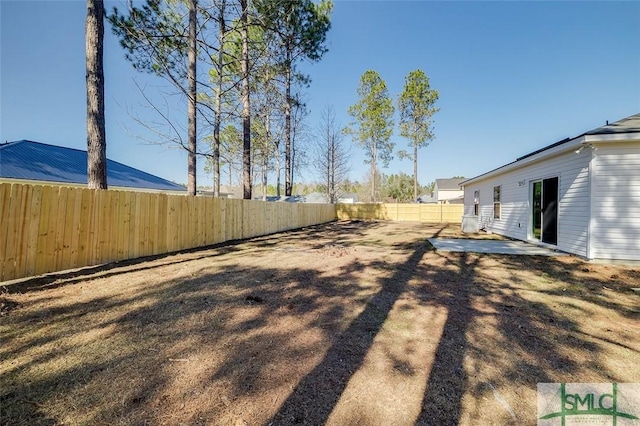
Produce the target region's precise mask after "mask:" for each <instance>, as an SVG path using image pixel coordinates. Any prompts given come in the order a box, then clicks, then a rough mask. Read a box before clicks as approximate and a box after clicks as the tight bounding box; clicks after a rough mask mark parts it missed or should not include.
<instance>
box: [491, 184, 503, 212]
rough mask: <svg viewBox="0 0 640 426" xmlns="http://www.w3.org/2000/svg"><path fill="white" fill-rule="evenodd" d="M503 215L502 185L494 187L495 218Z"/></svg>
mask: <svg viewBox="0 0 640 426" xmlns="http://www.w3.org/2000/svg"><path fill="white" fill-rule="evenodd" d="M501 215H502V185H497V186H494V187H493V218H494V219H500V216H501Z"/></svg>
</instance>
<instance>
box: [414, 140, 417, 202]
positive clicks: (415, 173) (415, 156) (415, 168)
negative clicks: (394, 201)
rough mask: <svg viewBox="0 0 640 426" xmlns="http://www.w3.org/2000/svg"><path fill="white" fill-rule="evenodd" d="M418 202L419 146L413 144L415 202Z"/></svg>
mask: <svg viewBox="0 0 640 426" xmlns="http://www.w3.org/2000/svg"><path fill="white" fill-rule="evenodd" d="M417 201H418V144H415V143H414V144H413V202H414V203H415V202H417Z"/></svg>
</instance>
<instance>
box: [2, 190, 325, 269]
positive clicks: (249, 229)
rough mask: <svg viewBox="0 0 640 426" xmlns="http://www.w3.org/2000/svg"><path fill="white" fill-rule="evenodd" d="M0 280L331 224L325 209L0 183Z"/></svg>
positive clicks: (286, 204)
mask: <svg viewBox="0 0 640 426" xmlns="http://www.w3.org/2000/svg"><path fill="white" fill-rule="evenodd" d="M0 218H2V222H0V281H7V280H12V279H15V278H22V277H27V276H32V275H38V274H43V273H47V272H54V271H62V270H65V269H72V268H78V267H83V266H89V265H99V264H103V263H108V262H113V261H117V260H125V259H133V258H136V257H142V256H149V255H154V254H162V253H170V252H173V251H178V250H184V249H189V248H195V247H202V246H206V245H210V244H215V243H221V242H224V241H230V240H238V239H243V238H250V237H256V236H260V235H267V234H271V233H275V232H279V231H285V230H289V229H296V228H302V227H305V226H309V225H314V224H319V223H324V222H330V221H332V220H335V218H336V211H335V206H333V205H330V204H298V203H266V202H263V201H250V200H232V199H220V198H212V197H188V196H184V195H168V194H159V193H148V192H133V191H112V190H108V191H98V190H90V189H85V188H69V187H62V186H48V185H44V186H43V185H29V184H9V183H0Z"/></svg>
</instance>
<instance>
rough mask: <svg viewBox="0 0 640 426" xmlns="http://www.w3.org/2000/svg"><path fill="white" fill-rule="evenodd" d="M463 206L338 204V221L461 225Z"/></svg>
mask: <svg viewBox="0 0 640 426" xmlns="http://www.w3.org/2000/svg"><path fill="white" fill-rule="evenodd" d="M462 212H463V205H462V204H338V205H337V206H336V214H337V216H338V219H340V220H345V219H363V220H397V221H415V222H430V223H460V221H461V220H462Z"/></svg>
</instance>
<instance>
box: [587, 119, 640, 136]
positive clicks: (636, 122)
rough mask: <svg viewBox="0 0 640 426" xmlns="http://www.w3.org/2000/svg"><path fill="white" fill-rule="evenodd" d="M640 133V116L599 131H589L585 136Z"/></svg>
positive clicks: (609, 125) (607, 125)
mask: <svg viewBox="0 0 640 426" xmlns="http://www.w3.org/2000/svg"><path fill="white" fill-rule="evenodd" d="M637 132H640V114H635V115H631V116H629V117H626V118H623V119H622V120H618V121H616V122H615V123H611V124H609V123H608V122H607V124H606V125H605V126H602V127H598V128H597V129H593V130H589V131H588V132H586V133H585V135H610V134H616V133H637Z"/></svg>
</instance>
